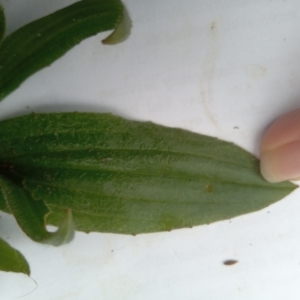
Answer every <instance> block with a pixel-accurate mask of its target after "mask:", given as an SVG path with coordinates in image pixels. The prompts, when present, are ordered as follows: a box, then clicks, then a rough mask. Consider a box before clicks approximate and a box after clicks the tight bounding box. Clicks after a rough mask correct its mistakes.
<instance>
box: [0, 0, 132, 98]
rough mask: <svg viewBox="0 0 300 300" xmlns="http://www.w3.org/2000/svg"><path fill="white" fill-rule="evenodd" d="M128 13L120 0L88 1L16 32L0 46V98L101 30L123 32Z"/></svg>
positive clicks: (125, 33) (64, 9)
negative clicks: (126, 13)
mask: <svg viewBox="0 0 300 300" xmlns="http://www.w3.org/2000/svg"><path fill="white" fill-rule="evenodd" d="M124 14H125V7H124V5H123V4H122V3H121V2H120V1H119V0H110V1H105V0H84V1H79V2H76V3H74V4H72V5H70V6H68V7H66V8H63V9H61V10H58V11H57V12H54V13H52V14H50V15H48V16H45V17H43V18H41V19H38V20H36V21H33V22H31V23H29V24H27V25H25V26H23V27H22V28H20V29H19V30H17V31H15V32H13V33H12V34H11V35H9V36H8V37H6V38H5V39H4V41H3V43H2V45H1V47H0V67H1V68H0V100H1V99H3V98H4V97H5V96H7V95H8V94H9V93H11V92H12V91H13V90H14V89H16V88H17V87H18V86H19V85H20V84H21V83H22V82H23V81H24V80H26V78H27V77H29V76H30V75H32V74H33V73H35V72H37V71H39V70H40V69H42V68H44V67H47V66H49V65H50V64H52V63H53V62H54V61H55V60H56V59H58V58H59V57H61V56H63V55H64V54H65V53H66V52H67V51H68V50H70V49H71V48H72V47H74V46H75V45H77V44H79V43H80V42H81V41H82V40H84V39H86V38H88V37H91V36H93V35H96V34H98V33H99V32H101V31H107V30H112V29H115V28H117V31H118V32H119V31H122V28H123V29H124V25H123V26H122V24H120V22H122V21H123V20H124V18H123V16H124ZM128 18H129V17H128ZM125 19H126V18H125ZM128 22H129V21H128ZM126 24H127V23H126ZM129 33H130V26H129V27H126V29H125V31H123V35H121V36H118V38H119V40H118V39H115V42H116V43H117V42H121V41H123V40H125V39H126V38H127V36H128V35H129ZM112 35H114V34H112Z"/></svg>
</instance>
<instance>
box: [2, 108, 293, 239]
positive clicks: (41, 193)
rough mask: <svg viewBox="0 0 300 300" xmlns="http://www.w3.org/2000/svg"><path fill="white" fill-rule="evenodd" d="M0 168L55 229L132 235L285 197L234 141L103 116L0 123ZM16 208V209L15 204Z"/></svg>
mask: <svg viewBox="0 0 300 300" xmlns="http://www.w3.org/2000/svg"><path fill="white" fill-rule="evenodd" d="M0 163H1V164H0V167H1V165H2V166H3V167H2V169H3V172H4V170H7V169H13V170H14V172H15V173H16V174H18V176H20V178H22V179H23V187H24V189H26V191H27V193H28V194H30V195H31V196H32V198H33V199H36V201H41V200H43V201H44V203H45V205H46V206H47V207H48V209H49V210H50V211H51V212H52V213H51V214H50V215H49V218H48V221H49V222H50V223H51V224H58V221H59V220H60V219H61V218H62V216H63V214H64V213H65V211H66V209H67V208H71V209H72V212H73V217H74V222H75V224H76V228H77V229H78V230H83V231H100V232H115V233H125V234H138V233H147V232H156V231H165V230H171V229H175V228H182V227H190V226H195V225H201V224H207V223H211V222H215V221H219V220H224V219H229V218H233V217H235V216H239V215H242V214H246V213H250V212H254V211H257V210H260V209H262V208H264V207H266V206H268V205H270V204H272V203H274V202H276V201H278V200H280V199H282V198H283V197H284V196H286V195H287V194H289V193H290V192H292V191H293V190H294V189H295V188H296V187H297V186H296V185H294V184H292V183H290V182H283V183H279V184H270V183H268V182H267V181H265V180H264V179H263V178H262V177H261V175H260V172H259V161H258V160H257V159H256V158H255V157H254V156H252V155H251V154H250V153H248V152H246V151H245V150H243V149H241V148H240V147H237V146H235V145H234V144H232V143H228V142H225V141H220V140H218V139H216V138H212V137H208V136H204V135H200V134H196V133H192V132H188V131H185V130H181V129H176V128H167V127H163V126H159V125H155V124H152V123H149V122H136V121H129V120H125V119H122V118H120V117H116V116H113V115H110V114H92V113H62V114H60V113H58V114H54V113H53V114H31V115H27V116H23V117H18V118H14V119H10V120H6V121H2V122H0ZM20 208H21V206H20Z"/></svg>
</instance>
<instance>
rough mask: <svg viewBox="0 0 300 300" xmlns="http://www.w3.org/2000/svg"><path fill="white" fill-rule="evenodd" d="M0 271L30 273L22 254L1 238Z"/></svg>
mask: <svg viewBox="0 0 300 300" xmlns="http://www.w3.org/2000/svg"><path fill="white" fill-rule="evenodd" d="M0 271H6V272H17V273H24V274H27V275H29V274H30V268H29V265H28V263H27V261H26V259H25V258H24V256H23V255H22V254H21V253H20V252H19V251H17V250H16V249H14V248H12V247H11V246H10V245H9V244H8V243H7V242H5V241H4V240H3V239H1V238H0Z"/></svg>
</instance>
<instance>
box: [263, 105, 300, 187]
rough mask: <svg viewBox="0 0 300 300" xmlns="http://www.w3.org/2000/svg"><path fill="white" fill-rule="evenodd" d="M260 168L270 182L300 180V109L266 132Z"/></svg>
mask: <svg viewBox="0 0 300 300" xmlns="http://www.w3.org/2000/svg"><path fill="white" fill-rule="evenodd" d="M260 168H261V174H262V176H263V177H264V178H265V179H266V180H267V181H269V182H280V181H284V180H298V179H299V178H300V109H298V110H295V111H292V112H289V113H287V114H285V115H283V116H282V117H280V118H279V119H277V120H276V121H275V122H274V123H272V124H271V126H270V127H269V128H268V129H267V130H266V132H265V134H264V136H263V139H262V143H261V161H260Z"/></svg>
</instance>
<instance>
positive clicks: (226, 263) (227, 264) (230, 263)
mask: <svg viewBox="0 0 300 300" xmlns="http://www.w3.org/2000/svg"><path fill="white" fill-rule="evenodd" d="M236 263H238V261H237V260H234V259H227V260H225V261H223V264H224V265H225V266H232V265H235V264H236Z"/></svg>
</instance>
